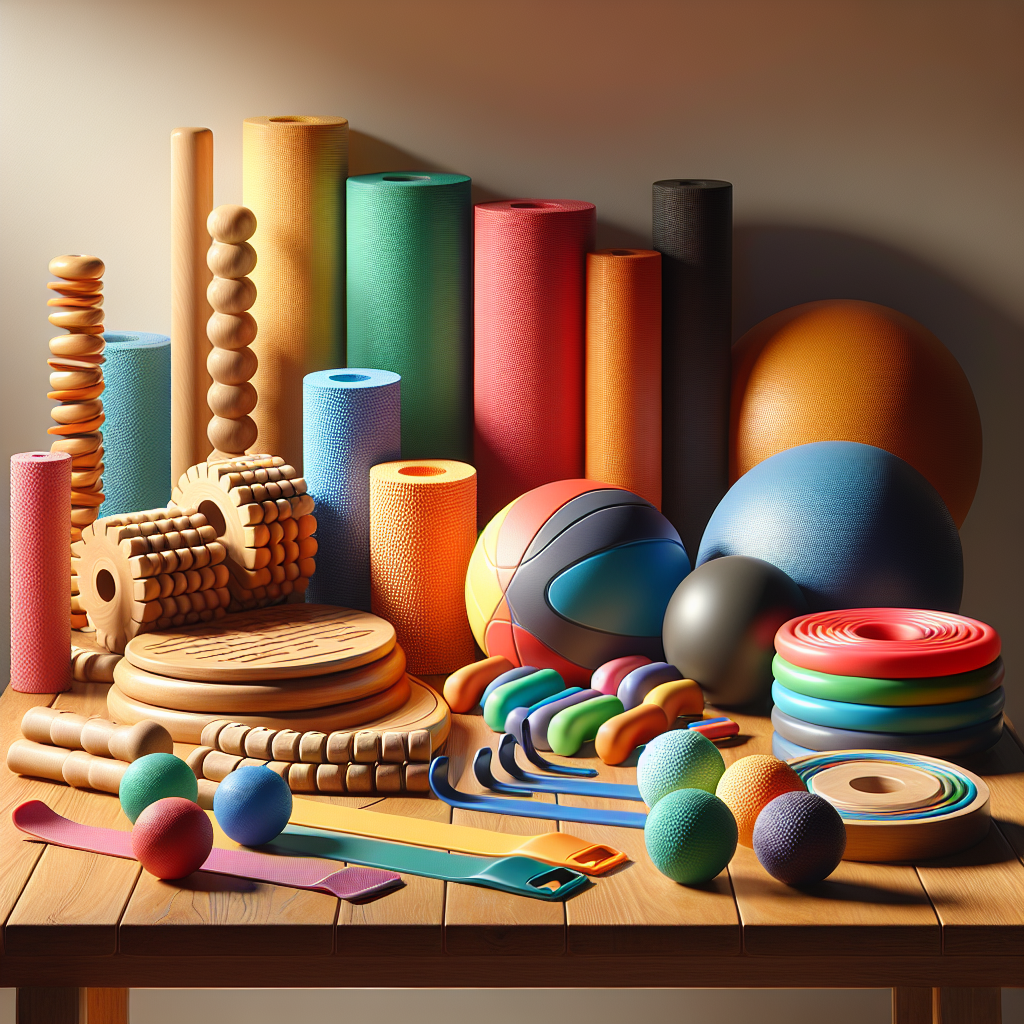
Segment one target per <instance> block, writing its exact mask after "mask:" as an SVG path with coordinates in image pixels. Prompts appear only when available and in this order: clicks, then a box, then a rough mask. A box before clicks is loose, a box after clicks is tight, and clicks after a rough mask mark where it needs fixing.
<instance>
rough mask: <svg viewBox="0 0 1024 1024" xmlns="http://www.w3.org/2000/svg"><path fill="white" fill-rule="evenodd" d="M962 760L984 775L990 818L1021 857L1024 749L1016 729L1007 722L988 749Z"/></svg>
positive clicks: (1023, 850) (1023, 847)
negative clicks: (989, 804)
mask: <svg viewBox="0 0 1024 1024" xmlns="http://www.w3.org/2000/svg"><path fill="white" fill-rule="evenodd" d="M963 763H964V766H965V767H966V768H970V770H971V771H973V772H976V773H977V774H978V775H982V776H984V778H985V781H986V782H987V783H988V788H989V791H990V792H991V794H992V803H991V807H992V818H993V820H994V821H995V822H996V823H997V824H998V826H999V830H1000V831H1001V832H1002V833H1003V835H1004V836H1005V837H1006V840H1007V842H1009V844H1010V846H1012V847H1013V850H1014V852H1015V853H1016V855H1017V858H1018V859H1019V860H1021V861H1024V750H1022V749H1021V746H1020V738H1019V735H1018V733H1017V732H1016V731H1015V730H1014V729H1013V727H1012V726H1010V725H1007V727H1006V728H1005V729H1004V730H1003V735H1002V737H1001V738H1000V740H999V742H998V743H997V744H996V745H995V746H994V747H993V748H992V749H991V750H989V751H987V752H986V753H984V754H982V755H981V756H980V757H972V758H970V759H969V760H965V761H964V762H963Z"/></svg>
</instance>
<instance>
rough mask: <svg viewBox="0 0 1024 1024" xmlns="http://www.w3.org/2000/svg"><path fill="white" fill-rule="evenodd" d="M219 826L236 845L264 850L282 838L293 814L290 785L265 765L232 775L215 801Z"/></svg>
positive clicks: (224, 782) (225, 780)
mask: <svg viewBox="0 0 1024 1024" xmlns="http://www.w3.org/2000/svg"><path fill="white" fill-rule="evenodd" d="M213 813H214V815H216V818H217V824H218V825H220V827H221V828H222V829H224V831H225V833H226V834H227V835H229V836H230V837H231V838H232V839H234V841H235V842H236V843H241V844H242V845H243V846H261V845H262V844H263V843H269V842H270V840H271V839H275V838H276V837H277V836H279V835H280V834H281V831H282V829H283V828H284V827H285V825H287V824H288V818H289V817H290V816H291V813H292V794H291V790H290V789H289V788H288V783H287V782H285V781H284V779H282V778H281V776H280V775H278V774H277V773H276V772H272V771H271V770H270V769H269V768H267V767H265V766H263V765H248V766H246V767H244V768H239V769H237V770H236V771H233V772H232V773H231V774H230V775H228V777H227V778H226V779H224V781H223V782H222V783H221V784H220V785H219V786H218V787H217V792H216V793H215V794H214V797H213Z"/></svg>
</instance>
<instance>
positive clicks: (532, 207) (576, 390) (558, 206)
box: [473, 199, 596, 524]
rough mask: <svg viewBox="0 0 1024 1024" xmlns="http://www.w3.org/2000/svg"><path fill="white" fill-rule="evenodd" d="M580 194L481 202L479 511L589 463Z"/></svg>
mask: <svg viewBox="0 0 1024 1024" xmlns="http://www.w3.org/2000/svg"><path fill="white" fill-rule="evenodd" d="M595 214H596V210H595V207H594V205H593V204H592V203H584V202H578V201H575V200H559V201H554V200H552V201H547V200H540V199H512V200H506V201H503V202H497V203H481V204H480V205H478V206H477V207H476V209H475V216H474V225H475V231H476V237H475V242H474V247H475V248H474V275H475V276H474V328H473V330H474V369H473V375H474V376H473V415H474V431H475V433H474V452H475V459H476V466H477V470H478V471H479V473H480V509H479V521H480V523H481V524H486V523H487V522H488V521H489V520H490V519H491V517H492V516H494V515H495V513H497V512H498V511H499V510H500V509H502V508H504V507H505V505H507V504H508V503H509V502H510V501H512V500H513V499H514V498H518V497H519V495H521V494H525V493H526V492H527V491H529V490H532V489H533V488H534V487H539V486H540V485H541V484H546V483H550V482H551V481H553V480H566V479H572V478H578V477H581V476H583V473H584V442H583V416H584V398H583V394H584V383H583V359H584V306H585V287H586V253H587V251H588V250H589V249H590V248H591V246H592V239H593V233H594V222H595Z"/></svg>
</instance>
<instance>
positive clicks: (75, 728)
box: [21, 707, 174, 761]
mask: <svg viewBox="0 0 1024 1024" xmlns="http://www.w3.org/2000/svg"><path fill="white" fill-rule="evenodd" d="M21 733H22V735H23V736H24V737H25V739H27V740H34V741H35V742H36V743H47V744H51V745H53V746H56V747H62V748H65V749H68V750H84V751H86V752H87V753H89V754H95V755H97V756H98V757H112V758H115V759H116V760H118V761H137V760H138V759H139V758H140V757H145V756H146V754H173V753H174V743H173V741H172V740H171V734H170V733H169V732H168V731H167V730H166V729H165V728H164V727H163V726H162V725H160V724H159V723H157V722H152V721H142V722H136V723H135V724H134V725H115V724H114V723H113V722H111V721H108V720H107V719H106V718H86V717H85V716H84V715H76V714H75V713H74V712H72V711H59V710H57V708H47V707H35V708H29V709H28V711H26V712H25V717H24V718H22V720H21Z"/></svg>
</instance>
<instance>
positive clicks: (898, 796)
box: [789, 750, 991, 861]
mask: <svg viewBox="0 0 1024 1024" xmlns="http://www.w3.org/2000/svg"><path fill="white" fill-rule="evenodd" d="M789 764H790V765H791V766H792V768H793V770H794V771H795V772H796V773H797V775H799V776H800V778H801V779H802V780H803V781H804V783H805V785H806V786H807V788H808V790H810V791H811V792H812V793H817V794H818V795H819V796H822V797H824V798H825V799H826V800H828V801H829V803H831V804H832V805H833V807H835V809H836V810H837V811H838V812H839V815H840V817H841V818H842V819H843V822H844V824H845V825H846V852H845V853H844V854H843V859H844V860H860V861H907V860H909V861H914V860H924V859H929V858H932V857H944V856H947V855H949V854H953V853H958V852H959V851H961V850H966V849H967V848H968V847H970V846H974V845H975V843H978V842H980V841H981V840H982V839H984V838H985V835H986V834H987V833H988V829H989V824H990V817H991V813H990V808H989V790H988V786H987V785H986V784H985V782H984V780H982V779H980V778H979V777H978V776H977V775H975V774H974V773H973V772H969V771H967V769H965V768H960V767H959V766H957V765H955V764H951V763H950V762H949V761H942V760H940V759H939V758H937V757H925V756H924V755H921V754H904V753H898V752H896V751H891V750H829V751H824V752H822V753H819V754H812V755H809V756H806V757H798V758H795V759H793V760H791V761H790V762H789Z"/></svg>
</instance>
